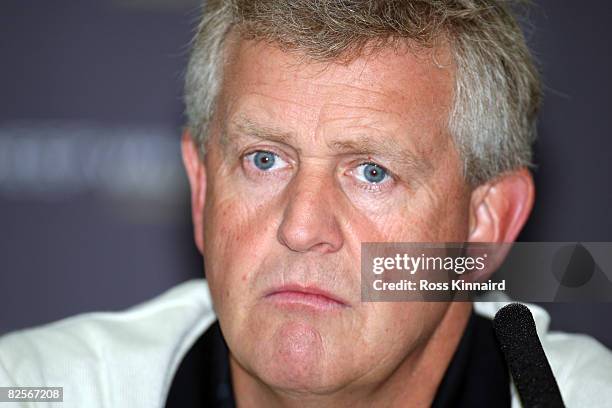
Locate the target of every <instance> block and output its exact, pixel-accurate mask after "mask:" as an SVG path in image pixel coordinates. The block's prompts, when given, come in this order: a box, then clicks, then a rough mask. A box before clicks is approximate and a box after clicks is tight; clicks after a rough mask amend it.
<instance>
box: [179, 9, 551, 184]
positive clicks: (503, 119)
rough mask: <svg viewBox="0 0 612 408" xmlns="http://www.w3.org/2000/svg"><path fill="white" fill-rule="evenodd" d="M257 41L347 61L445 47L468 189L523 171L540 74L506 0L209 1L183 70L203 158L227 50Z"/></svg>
mask: <svg viewBox="0 0 612 408" xmlns="http://www.w3.org/2000/svg"><path fill="white" fill-rule="evenodd" d="M234 29H236V31H237V32H239V34H240V36H241V38H248V39H255V40H263V41H266V42H270V43H273V44H275V45H276V46H278V47H280V48H281V49H284V50H295V51H298V52H300V53H301V54H303V55H305V56H307V57H309V58H312V59H314V60H317V61H331V60H340V59H345V60H350V59H352V58H356V57H358V56H359V55H361V53H363V52H364V50H365V49H366V46H367V47H368V49H370V45H372V49H376V48H378V49H380V48H382V47H388V46H393V44H397V43H398V42H402V43H403V44H408V45H410V46H417V47H420V48H434V47H435V46H436V45H437V44H438V41H440V40H441V39H442V40H444V41H446V42H448V44H449V45H450V49H451V53H452V57H453V65H454V66H455V69H456V71H455V87H454V93H453V99H454V100H453V105H452V108H451V112H450V115H449V119H448V130H449V132H450V134H451V135H452V138H453V141H454V143H455V145H456V147H457V149H458V151H459V153H460V155H461V158H462V160H463V171H464V176H465V178H466V180H467V182H469V183H470V184H471V185H478V184H481V183H483V182H485V181H488V180H491V179H493V178H495V177H497V176H499V175H500V174H503V173H504V172H507V171H510V170H514V169H517V168H520V167H523V166H530V165H531V160H532V144H533V142H534V140H535V137H536V129H535V121H536V115H537V111H538V108H539V104H540V99H541V89H540V82H539V76H538V72H537V70H536V68H535V66H534V62H533V59H532V57H531V55H530V52H529V49H528V48H527V45H526V43H525V38H524V36H523V33H522V32H521V29H520V26H519V25H518V23H517V20H516V18H515V16H514V14H513V12H512V7H511V5H510V4H509V3H508V1H495V0H414V1H411V0H387V1H384V0H209V1H208V2H207V4H206V6H205V10H204V16H203V19H202V22H201V23H200V25H199V27H198V31H197V34H196V37H195V40H194V44H193V51H192V54H191V59H190V62H189V66H188V69H187V78H186V85H185V102H186V106H187V117H188V126H189V128H190V129H191V133H192V136H193V138H194V141H195V143H197V144H198V145H199V146H200V148H201V151H202V153H204V145H205V143H206V140H207V134H208V126H209V123H210V121H211V119H212V117H213V114H214V108H215V100H216V97H217V94H218V92H219V89H220V86H221V80H222V69H223V61H224V58H223V48H224V42H225V39H226V38H227V36H228V34H229V33H230V31H233V30H234Z"/></svg>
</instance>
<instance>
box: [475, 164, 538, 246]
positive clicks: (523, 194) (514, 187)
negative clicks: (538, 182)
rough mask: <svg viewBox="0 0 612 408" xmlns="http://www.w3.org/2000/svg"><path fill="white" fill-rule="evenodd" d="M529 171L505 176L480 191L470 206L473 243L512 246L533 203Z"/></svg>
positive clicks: (533, 192) (483, 186)
mask: <svg viewBox="0 0 612 408" xmlns="http://www.w3.org/2000/svg"><path fill="white" fill-rule="evenodd" d="M534 195H535V190H534V185H533V178H532V177H531V173H530V172H529V170H527V169H526V168H522V169H520V170H517V171H513V172H509V173H506V174H503V175H502V176H500V177H498V178H496V179H495V180H492V181H490V182H489V183H486V184H484V185H482V186H479V187H477V188H476V189H475V190H474V191H473V192H472V198H471V202H470V236H469V239H468V240H469V241H470V242H496V243H501V242H513V241H514V240H515V239H516V237H517V236H518V234H519V232H520V231H521V229H522V228H523V226H524V225H525V222H526V221H527V218H528V217H529V214H530V212H531V209H532V207H533V201H534Z"/></svg>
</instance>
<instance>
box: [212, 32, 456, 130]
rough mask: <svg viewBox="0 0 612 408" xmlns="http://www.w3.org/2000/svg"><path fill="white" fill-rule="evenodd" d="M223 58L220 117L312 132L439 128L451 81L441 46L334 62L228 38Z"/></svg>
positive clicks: (388, 51) (451, 69)
mask: <svg viewBox="0 0 612 408" xmlns="http://www.w3.org/2000/svg"><path fill="white" fill-rule="evenodd" d="M226 56H227V58H226V64H225V68H224V78H223V86H222V90H221V94H220V105H219V106H221V107H222V110H223V111H224V116H225V120H226V121H227V122H228V123H231V122H232V121H233V120H235V119H237V118H240V119H244V118H245V117H246V118H248V119H254V120H256V121H263V122H264V123H263V124H264V125H268V124H270V125H272V124H274V125H277V124H280V125H282V126H283V128H286V129H287V130H288V131H291V130H293V129H302V130H303V131H305V132H309V133H311V134H312V135H313V136H315V133H316V132H318V131H319V130H321V129H322V128H324V129H328V130H332V129H333V130H334V131H336V130H338V128H342V129H343V130H344V131H346V130H347V127H349V128H350V127H354V128H368V129H370V130H375V129H380V130H384V131H390V132H396V131H401V132H403V133H413V134H414V135H415V137H416V135H421V136H431V135H432V134H434V133H435V134H437V133H446V132H444V131H445V130H446V127H447V121H448V114H449V112H450V107H451V103H452V94H453V83H454V67H453V66H452V64H450V63H449V62H450V61H451V58H450V52H449V50H448V48H447V47H439V48H435V49H426V50H420V51H419V52H413V50H410V49H409V48H408V47H398V48H393V49H392V48H388V49H382V50H377V51H375V52H372V53H368V54H365V55H362V56H360V57H358V58H354V59H352V60H351V61H350V62H348V63H342V62H334V61H331V62H317V61H313V60H311V59H309V58H308V57H306V56H304V55H303V54H300V53H299V52H297V51H295V52H292V51H283V50H280V49H279V48H277V47H275V46H274V45H271V44H269V43H266V42H264V41H253V40H234V41H233V42H230V45H228V47H227V49H226ZM436 62H437V63H436ZM440 62H441V63H440ZM306 128H308V129H306Z"/></svg>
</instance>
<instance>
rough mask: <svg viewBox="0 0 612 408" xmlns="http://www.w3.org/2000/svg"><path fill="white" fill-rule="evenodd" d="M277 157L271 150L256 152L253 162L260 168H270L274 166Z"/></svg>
mask: <svg viewBox="0 0 612 408" xmlns="http://www.w3.org/2000/svg"><path fill="white" fill-rule="evenodd" d="M275 161H276V157H275V155H274V154H273V153H270V152H255V156H253V162H254V164H255V166H256V167H257V168H258V169H259V170H269V169H271V168H272V166H274V162H275Z"/></svg>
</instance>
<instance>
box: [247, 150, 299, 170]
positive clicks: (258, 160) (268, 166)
mask: <svg viewBox="0 0 612 408" xmlns="http://www.w3.org/2000/svg"><path fill="white" fill-rule="evenodd" d="M245 159H247V160H248V161H249V162H251V164H252V165H253V166H255V167H256V168H257V169H258V170H261V171H265V172H269V171H271V170H280V169H283V168H285V167H287V166H288V165H289V164H288V163H287V162H286V161H284V160H283V159H281V158H280V157H279V156H278V155H277V154H274V153H272V152H268V151H265V150H258V151H256V152H253V153H251V154H248V155H247V156H246V157H245Z"/></svg>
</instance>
